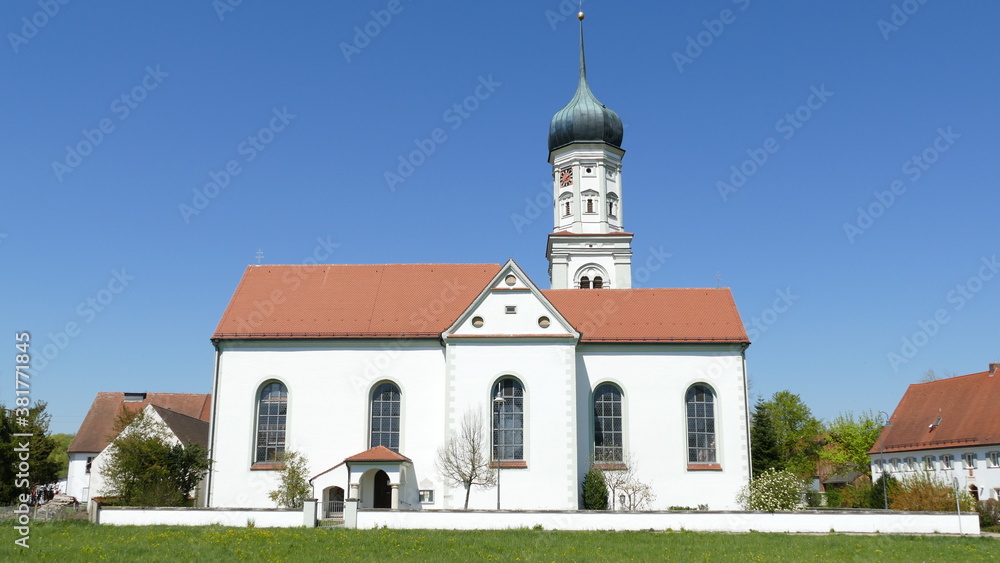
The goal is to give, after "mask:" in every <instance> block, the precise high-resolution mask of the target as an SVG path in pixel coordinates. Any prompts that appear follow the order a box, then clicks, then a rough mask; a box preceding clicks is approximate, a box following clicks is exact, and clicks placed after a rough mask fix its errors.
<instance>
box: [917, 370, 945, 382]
mask: <svg viewBox="0 0 1000 563" xmlns="http://www.w3.org/2000/svg"><path fill="white" fill-rule="evenodd" d="M939 379H941V376H940V375H938V374H936V373H934V368H927V371H925V372H924V373H923V374H922V375H921V376H920V381H918V382H917V383H930V382H931V381H937V380H939Z"/></svg>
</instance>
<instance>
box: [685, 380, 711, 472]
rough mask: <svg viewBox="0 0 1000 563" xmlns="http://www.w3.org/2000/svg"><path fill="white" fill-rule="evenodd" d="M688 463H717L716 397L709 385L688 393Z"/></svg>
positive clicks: (692, 389)
mask: <svg viewBox="0 0 1000 563" xmlns="http://www.w3.org/2000/svg"><path fill="white" fill-rule="evenodd" d="M686 402H687V431H688V463H716V455H715V395H714V394H713V393H712V390H711V389H710V388H709V387H708V386H707V385H692V386H691V388H689V389H688V392H687V398H686Z"/></svg>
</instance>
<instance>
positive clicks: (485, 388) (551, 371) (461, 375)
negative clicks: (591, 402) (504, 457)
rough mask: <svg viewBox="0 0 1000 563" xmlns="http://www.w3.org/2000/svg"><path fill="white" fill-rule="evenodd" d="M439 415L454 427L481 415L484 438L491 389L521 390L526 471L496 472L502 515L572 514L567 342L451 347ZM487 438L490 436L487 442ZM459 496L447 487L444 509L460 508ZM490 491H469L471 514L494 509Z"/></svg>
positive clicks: (571, 386) (571, 384)
mask: <svg viewBox="0 0 1000 563" xmlns="http://www.w3.org/2000/svg"><path fill="white" fill-rule="evenodd" d="M448 360H449V365H448V370H449V374H448V389H447V391H446V393H445V394H446V395H447V397H448V402H447V407H446V411H445V413H444V414H445V416H446V417H447V420H448V421H449V422H448V423H449V425H451V426H452V427H453V428H457V427H458V425H459V422H460V421H461V418H462V416H463V414H464V412H465V411H466V409H468V408H475V409H480V410H481V411H482V412H483V418H484V422H485V425H486V431H487V432H488V433H489V432H490V425H491V420H492V414H491V413H492V403H491V401H492V399H493V394H494V392H495V383H496V381H497V380H499V379H500V378H501V377H503V376H506V375H510V376H514V377H516V378H517V379H519V380H520V381H521V383H522V385H523V386H524V403H525V406H524V410H525V416H524V424H525V434H524V447H525V462H526V463H527V467H525V468H505V469H501V476H500V481H501V483H500V489H501V491H500V493H501V504H500V506H501V507H502V508H504V509H523V508H539V507H544V508H548V509H568V508H574V509H575V508H577V506H578V504H579V502H578V496H579V495H578V493H577V482H576V476H577V474H578V468H577V459H578V456H577V454H576V440H575V436H574V434H575V431H574V429H575V426H576V420H575V418H576V411H575V405H574V397H575V387H576V384H575V381H574V377H573V374H574V373H575V367H574V364H575V354H574V345H573V342H572V341H557V342H524V341H521V340H519V341H517V342H514V341H503V340H499V341H496V342H461V343H455V342H454V341H452V343H450V345H449V358H448ZM491 438H492V437H491ZM464 494H465V491H464V489H462V488H461V487H455V488H450V487H448V488H445V494H444V507H445V508H453V507H459V508H460V507H461V506H462V503H463V502H464ZM496 503H497V491H496V488H490V489H483V488H481V487H476V488H473V491H472V494H471V496H470V499H469V508H494V509H495V508H496Z"/></svg>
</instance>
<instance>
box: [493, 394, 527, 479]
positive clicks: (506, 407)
mask: <svg viewBox="0 0 1000 563" xmlns="http://www.w3.org/2000/svg"><path fill="white" fill-rule="evenodd" d="M491 399H492V401H493V433H492V434H493V459H495V460H497V461H522V460H524V387H522V386H521V382H520V381H518V380H516V379H514V378H511V377H508V378H504V379H501V380H500V381H498V382H497V384H496V387H494V393H493V396H492V397H491Z"/></svg>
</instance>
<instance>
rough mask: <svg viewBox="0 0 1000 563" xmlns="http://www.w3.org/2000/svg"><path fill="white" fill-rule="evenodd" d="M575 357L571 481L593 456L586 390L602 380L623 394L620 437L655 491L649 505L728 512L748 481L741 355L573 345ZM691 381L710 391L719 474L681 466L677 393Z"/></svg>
mask: <svg viewBox="0 0 1000 563" xmlns="http://www.w3.org/2000/svg"><path fill="white" fill-rule="evenodd" d="M578 357H579V360H578V362H577V371H578V374H577V375H578V380H579V381H580V384H579V387H578V395H577V397H578V399H577V404H578V405H580V413H579V415H578V421H579V426H578V435H579V437H580V442H579V452H580V458H579V467H580V474H579V480H580V482H582V480H583V475H584V474H585V473H586V471H587V469H588V468H589V465H590V459H591V456H592V455H593V428H594V423H593V390H594V389H596V388H597V386H598V385H600V384H602V383H605V382H608V383H614V384H616V385H618V386H619V387H620V388H621V390H622V395H623V399H622V400H623V424H624V430H625V435H624V442H625V449H626V452H627V455H630V456H631V457H632V458H633V461H634V462H635V463H634V464H635V467H636V472H637V475H638V477H639V479H640V481H642V482H644V483H646V484H648V485H650V486H651V487H652V488H653V492H654V494H655V495H656V499H655V501H654V502H653V503H652V505H651V506H650V507H649V508H650V509H654V510H663V509H667V508H669V507H671V506H688V507H692V508H696V507H697V506H698V505H706V504H707V505H708V507H709V509H712V510H720V509H735V508H737V507H738V505H737V503H736V495H737V493H738V492H739V490H740V488H742V487H743V486H744V485H745V484H746V483H747V482H748V480H749V472H750V469H749V458H748V455H747V441H748V437H747V424H746V403H745V387H744V385H745V383H744V379H743V359H742V355H741V353H740V351H739V348H738V347H737V348H735V349H734V348H733V347H730V346H724V345H700V346H696V345H668V344H656V345H654V344H650V345H638V346H637V345H620V344H590V345H581V346H580V347H579V353H578ZM696 383H704V384H707V385H708V386H710V387H711V388H712V389H713V390H714V391H715V407H716V408H715V413H716V447H717V452H716V453H717V459H718V462H719V464H721V466H722V470H721V471H717V470H711V471H705V470H689V469H688V463H687V454H688V450H687V416H686V412H685V395H686V393H687V390H688V389H689V388H690V387H691V386H692V385H694V384H696Z"/></svg>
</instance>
